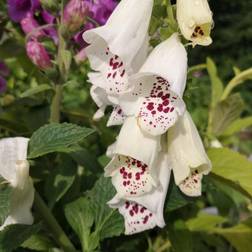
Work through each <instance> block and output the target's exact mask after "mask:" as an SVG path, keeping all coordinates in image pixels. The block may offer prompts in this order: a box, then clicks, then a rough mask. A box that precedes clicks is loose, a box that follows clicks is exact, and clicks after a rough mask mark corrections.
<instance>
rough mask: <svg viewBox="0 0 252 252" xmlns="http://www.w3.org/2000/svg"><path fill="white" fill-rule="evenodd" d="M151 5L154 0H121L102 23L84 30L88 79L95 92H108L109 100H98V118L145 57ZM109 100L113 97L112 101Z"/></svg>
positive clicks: (105, 94)
mask: <svg viewBox="0 0 252 252" xmlns="http://www.w3.org/2000/svg"><path fill="white" fill-rule="evenodd" d="M152 8H153V0H122V1H121V2H120V3H119V4H118V6H117V7H116V9H115V10H114V12H113V13H112V15H111V16H110V18H109V19H108V21H107V23H106V24H105V25H104V26H101V27H98V28H95V29H92V30H89V31H86V32H85V33H84V34H83V38H84V40H85V41H86V42H87V43H89V44H90V46H88V47H87V48H86V54H87V56H88V58H89V61H90V64H91V68H92V69H93V70H94V71H96V72H94V73H90V74H89V75H88V76H89V81H90V82H91V83H92V84H93V85H94V86H95V87H96V90H97V89H103V90H105V92H103V93H102V92H100V91H99V90H97V91H95V92H93V94H92V97H93V98H94V100H95V101H96V100H97V99H99V100H103V101H104V98H102V97H95V95H99V96H100V95H103V96H108V100H110V101H109V102H108V101H106V102H104V103H103V104H102V105H101V103H99V104H97V105H98V106H99V108H101V109H100V111H99V112H98V114H97V115H96V119H98V118H99V117H100V116H101V115H102V113H104V108H105V107H106V106H107V105H111V104H113V103H114V101H115V100H114V99H115V98H116V97H117V96H118V95H119V94H120V93H121V92H124V91H125V90H127V88H128V83H129V82H128V78H129V75H130V74H132V73H133V72H134V71H137V70H138V68H139V67H140V65H141V64H142V61H143V60H145V57H146V54H147V48H148V27H149V22H150V18H151V12H152ZM111 100H112V101H111Z"/></svg>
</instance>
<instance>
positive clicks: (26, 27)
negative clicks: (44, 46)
mask: <svg viewBox="0 0 252 252" xmlns="http://www.w3.org/2000/svg"><path fill="white" fill-rule="evenodd" d="M20 24H21V27H22V30H23V31H24V33H26V34H29V33H31V32H32V31H34V30H35V29H37V28H39V24H38V22H37V21H36V19H35V18H34V17H33V14H32V13H27V15H26V17H25V18H23V19H22V20H21V22H20ZM44 35H45V33H44V32H43V31H42V30H38V31H36V32H33V34H32V36H34V37H36V38H38V37H41V36H44Z"/></svg>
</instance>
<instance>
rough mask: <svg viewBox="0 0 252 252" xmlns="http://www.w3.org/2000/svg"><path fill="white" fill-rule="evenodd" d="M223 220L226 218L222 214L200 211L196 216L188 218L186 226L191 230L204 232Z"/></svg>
mask: <svg viewBox="0 0 252 252" xmlns="http://www.w3.org/2000/svg"><path fill="white" fill-rule="evenodd" d="M224 222H226V219H225V218H224V217H222V216H218V215H210V214H205V213H200V214H199V215H198V216H197V217H195V218H193V219H189V220H188V221H187V222H186V226H187V227H188V229H189V230H190V231H192V232H204V231H211V230H212V229H213V228H215V227H216V226H217V225H220V224H222V223H224Z"/></svg>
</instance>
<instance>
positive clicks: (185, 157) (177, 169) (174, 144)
mask: <svg viewBox="0 0 252 252" xmlns="http://www.w3.org/2000/svg"><path fill="white" fill-rule="evenodd" d="M168 154H169V158H170V160H171V166H172V170H173V174H174V178H175V182H176V184H177V185H178V186H179V188H180V190H181V191H182V192H183V193H185V194H186V195H188V196H200V195H201V180H202V178H203V175H207V174H208V173H209V172H210V170H211V162H210V160H209V158H208V156H207V154H206V152H205V149H204V146H203V143H202V140H201V138H200V136H199V133H198V130H197V128H196V126H195V124H194V123H193V120H192V118H191V116H190V114H189V113H188V112H185V114H184V115H183V116H182V117H181V118H180V119H179V120H178V121H177V123H176V124H175V125H174V126H173V127H172V128H170V129H169V131H168Z"/></svg>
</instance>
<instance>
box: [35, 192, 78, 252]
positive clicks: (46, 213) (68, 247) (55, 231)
mask: <svg viewBox="0 0 252 252" xmlns="http://www.w3.org/2000/svg"><path fill="white" fill-rule="evenodd" d="M34 205H35V208H36V210H37V211H38V213H39V214H40V215H41V217H42V218H43V220H44V222H45V224H46V225H47V226H48V228H49V230H50V231H51V233H52V235H53V237H54V239H55V242H56V243H57V244H58V246H60V247H61V248H62V249H63V250H64V251H65V252H76V249H75V248H74V246H73V244H72V243H71V241H70V240H69V239H68V237H67V236H66V234H65V233H64V231H63V230H62V228H61V227H60V225H59V224H58V222H57V221H56V219H55V218H54V216H53V215H52V213H51V211H50V209H49V208H48V207H47V205H46V204H45V202H44V201H43V199H42V198H41V197H40V195H39V194H38V192H36V193H35V198H34Z"/></svg>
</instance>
